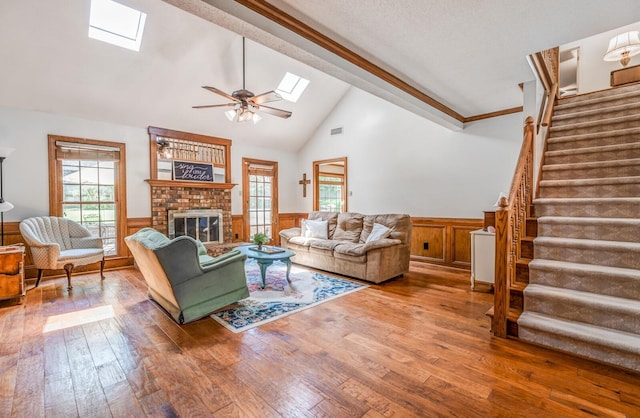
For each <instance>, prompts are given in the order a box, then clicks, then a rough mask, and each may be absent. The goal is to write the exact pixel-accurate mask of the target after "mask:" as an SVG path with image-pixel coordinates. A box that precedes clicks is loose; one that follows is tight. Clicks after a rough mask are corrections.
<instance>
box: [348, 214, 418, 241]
mask: <svg viewBox="0 0 640 418" xmlns="http://www.w3.org/2000/svg"><path fill="white" fill-rule="evenodd" d="M376 223H377V224H380V225H384V226H386V227H387V228H391V234H389V238H392V239H399V240H400V241H402V243H403V244H409V240H410V237H411V235H410V234H411V217H410V216H409V215H403V214H395V213H392V214H384V215H365V217H364V219H363V221H362V234H361V235H360V242H361V243H364V242H367V238H368V237H369V234H370V233H371V231H372V230H373V224H376Z"/></svg>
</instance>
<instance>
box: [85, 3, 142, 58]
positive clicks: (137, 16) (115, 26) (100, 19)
mask: <svg viewBox="0 0 640 418" xmlns="http://www.w3.org/2000/svg"><path fill="white" fill-rule="evenodd" d="M146 19H147V14H146V13H142V12H140V11H138V10H136V9H132V8H131V7H127V6H125V5H123V4H120V3H116V2H115V1H112V0H91V12H90V14H89V38H92V39H97V40H99V41H103V42H107V43H110V44H113V45H117V46H120V47H122V48H127V49H131V50H134V51H139V50H140V43H141V42H142V32H143V31H144V22H145V21H146Z"/></svg>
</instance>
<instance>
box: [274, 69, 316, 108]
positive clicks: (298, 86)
mask: <svg viewBox="0 0 640 418" xmlns="http://www.w3.org/2000/svg"><path fill="white" fill-rule="evenodd" d="M307 85H309V80H305V79H304V78H302V77H299V76H297V75H295V74H291V73H286V74H285V75H284V78H283V79H282V81H281V82H280V85H279V86H278V88H277V89H276V93H278V94H279V95H280V96H282V98H283V99H285V100H288V101H290V102H297V101H298V99H299V98H300V96H301V95H302V92H303V91H304V89H306V88H307Z"/></svg>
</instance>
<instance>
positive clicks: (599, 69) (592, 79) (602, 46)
mask: <svg viewBox="0 0 640 418" xmlns="http://www.w3.org/2000/svg"><path fill="white" fill-rule="evenodd" d="M631 30H640V22H637V23H633V24H631V25H628V26H623V27H621V28H618V29H614V30H610V31H608V32H603V33H600V34H598V35H594V36H590V37H588V38H585V39H582V40H579V41H576V42H572V43H570V44H567V45H562V46H561V47H560V50H561V51H565V50H568V49H572V48H575V47H576V46H579V47H580V55H579V62H578V92H579V93H580V94H583V93H588V92H591V91H597V90H604V89H608V88H609V87H611V85H610V77H611V71H613V70H619V69H621V68H622V65H621V64H620V62H619V61H615V62H609V61H604V60H603V59H602V57H604V54H605V52H607V47H608V46H609V40H610V39H611V38H613V37H614V36H616V35H619V34H621V33H625V32H628V31H631ZM639 64H640V55H636V56H635V57H632V58H631V61H630V62H629V64H628V65H627V66H628V67H631V66H633V65H639Z"/></svg>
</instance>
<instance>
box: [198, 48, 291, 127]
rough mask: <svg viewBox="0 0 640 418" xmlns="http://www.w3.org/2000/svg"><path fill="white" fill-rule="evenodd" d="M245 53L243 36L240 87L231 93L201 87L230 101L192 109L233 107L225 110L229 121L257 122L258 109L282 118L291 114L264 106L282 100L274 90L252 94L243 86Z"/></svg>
mask: <svg viewBox="0 0 640 418" xmlns="http://www.w3.org/2000/svg"><path fill="white" fill-rule="evenodd" d="M244 67H245V53H244V36H243V37H242V89H241V90H236V91H234V92H233V93H231V95H229V94H227V93H225V92H223V91H221V90H218V89H217V88H215V87H210V86H202V88H203V89H205V90H208V91H210V92H212V93H215V94H219V95H220V96H222V97H226V98H227V99H229V100H231V101H232V102H231V103H225V104H214V105H202V106H193V108H194V109H205V108H210V107H232V108H233V109H229V110H227V111H226V112H224V113H225V115H226V116H227V118H228V119H229V120H230V121H232V122H233V121H237V122H245V121H252V122H253V123H258V121H260V119H262V118H261V117H260V115H258V113H257V112H258V111H260V112H264V113H268V114H270V115H274V116H278V117H280V118H283V119H287V118H289V117H290V116H291V114H292V113H291V112H289V111H288V110H282V109H276V108H275V107H270V106H265V105H264V103H270V102H275V101H278V100H282V96H280V95H279V94H278V93H276V92H275V91H273V90H272V91H268V92H266V93H262V94H259V95H257V96H256V95H254V94H253V93H252V92H250V91H249V90H247V89H246V88H245V68H244Z"/></svg>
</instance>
